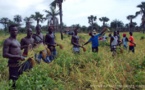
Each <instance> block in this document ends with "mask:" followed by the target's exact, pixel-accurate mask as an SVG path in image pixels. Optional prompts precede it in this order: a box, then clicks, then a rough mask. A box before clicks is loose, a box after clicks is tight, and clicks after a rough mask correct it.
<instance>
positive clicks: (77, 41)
mask: <svg viewBox="0 0 145 90" xmlns="http://www.w3.org/2000/svg"><path fill="white" fill-rule="evenodd" d="M71 42H72V43H76V44H79V36H77V35H73V36H72V39H71ZM73 46H74V47H78V46H76V45H73Z"/></svg>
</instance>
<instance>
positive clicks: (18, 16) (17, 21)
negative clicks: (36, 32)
mask: <svg viewBox="0 0 145 90" xmlns="http://www.w3.org/2000/svg"><path fill="white" fill-rule="evenodd" d="M14 22H15V23H16V24H18V25H20V23H21V22H22V17H21V15H15V16H14Z"/></svg>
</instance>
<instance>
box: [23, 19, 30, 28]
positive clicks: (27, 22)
mask: <svg viewBox="0 0 145 90" xmlns="http://www.w3.org/2000/svg"><path fill="white" fill-rule="evenodd" d="M24 21H25V23H26V28H30V26H31V23H32V19H31V17H25V18H24Z"/></svg>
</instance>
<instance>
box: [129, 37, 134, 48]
mask: <svg viewBox="0 0 145 90" xmlns="http://www.w3.org/2000/svg"><path fill="white" fill-rule="evenodd" d="M129 41H130V42H129V46H134V44H133V43H134V38H133V36H130V37H129ZM131 42H132V43H131Z"/></svg>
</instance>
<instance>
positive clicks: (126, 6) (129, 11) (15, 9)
mask: <svg viewBox="0 0 145 90" xmlns="http://www.w3.org/2000/svg"><path fill="white" fill-rule="evenodd" d="M52 1H53V0H1V1H0V18H3V17H7V18H9V19H11V20H13V17H14V15H18V14H19V15H21V16H22V18H25V17H29V16H30V15H32V14H34V13H35V12H37V11H39V12H40V13H42V14H44V15H46V13H45V12H44V10H50V3H51V2H52ZM141 2H143V0H65V1H64V2H63V4H62V5H63V7H62V9H63V23H64V24H66V25H67V26H71V25H73V24H80V25H81V26H83V25H85V26H89V23H88V16H90V15H94V16H97V20H96V23H98V24H99V25H102V22H100V21H99V18H101V17H104V16H105V17H108V18H109V19H110V20H109V22H107V23H108V24H110V22H111V21H113V20H115V19H117V20H120V21H122V22H123V23H124V24H127V23H129V20H127V19H126V17H127V16H128V15H135V12H136V11H139V10H140V9H139V8H137V5H139V4H140V3H141ZM133 21H134V22H137V24H138V25H140V23H141V15H139V16H138V17H137V18H135V19H134V20H133ZM23 24H24V23H23ZM33 24H36V23H35V21H34V23H33ZM46 24H47V21H45V22H44V23H43V24H42V25H46ZM0 25H1V24H0ZM0 27H2V25H1V26H0Z"/></svg>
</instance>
